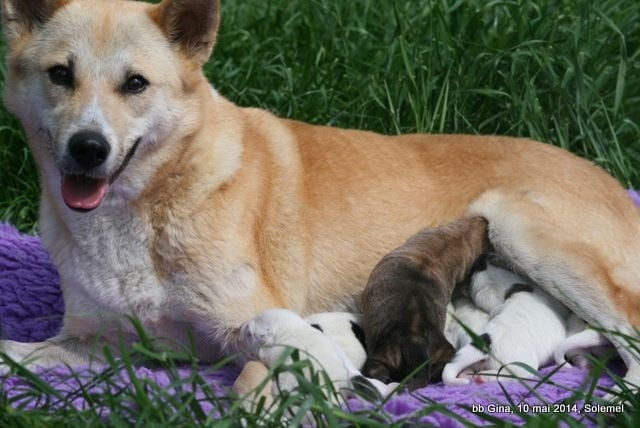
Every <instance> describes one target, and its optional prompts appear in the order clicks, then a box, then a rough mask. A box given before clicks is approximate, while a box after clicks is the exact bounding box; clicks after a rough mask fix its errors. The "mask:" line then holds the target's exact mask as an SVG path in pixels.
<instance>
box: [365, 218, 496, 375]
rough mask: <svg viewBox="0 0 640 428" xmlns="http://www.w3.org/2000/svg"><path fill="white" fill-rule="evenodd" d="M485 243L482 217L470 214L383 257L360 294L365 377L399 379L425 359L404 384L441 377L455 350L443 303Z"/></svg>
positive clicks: (424, 232)
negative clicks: (365, 342) (447, 327)
mask: <svg viewBox="0 0 640 428" xmlns="http://www.w3.org/2000/svg"><path fill="white" fill-rule="evenodd" d="M488 247H489V240H488V237H487V222H486V220H484V219H483V218H481V217H470V218H464V219H461V220H458V221H455V222H453V223H450V224H448V225H446V226H442V227H439V228H435V229H425V230H423V231H421V232H419V233H417V234H416V235H414V236H413V237H412V238H411V239H409V240H408V241H407V242H406V243H404V244H403V245H402V246H400V247H398V248H396V249H395V250H394V251H392V252H391V253H389V254H387V255H386V256H384V257H383V258H382V260H381V261H380V262H379V263H378V265H377V266H376V267H375V268H374V270H373V272H372V273H371V276H370V277H369V281H368V283H367V286H366V288H365V290H364V293H363V295H362V309H363V313H364V330H365V337H366V340H367V353H368V357H367V361H366V362H365V365H364V367H363V369H362V373H363V374H364V375H365V376H368V377H372V378H376V379H380V380H382V381H383V382H391V381H393V382H400V381H402V380H403V379H404V378H405V377H407V376H408V375H409V374H411V373H412V372H413V371H414V370H416V369H417V368H418V367H420V366H421V365H423V364H424V363H425V362H427V364H426V365H425V366H424V367H422V368H421V369H420V370H419V371H418V372H417V373H416V375H415V377H414V378H413V380H411V381H410V382H409V383H408V386H409V387H410V388H416V387H420V386H424V385H426V384H427V383H429V382H434V381H439V380H440V377H441V375H442V369H443V368H444V366H445V364H446V363H447V362H449V360H450V359H451V358H453V356H454V354H455V349H454V348H453V346H451V344H450V343H449V342H448V341H447V339H446V338H445V336H444V328H445V320H446V311H447V305H448V303H449V302H450V300H451V294H452V293H453V290H454V287H455V285H456V284H457V283H458V282H460V281H462V280H463V279H464V278H465V277H466V276H467V275H468V274H469V272H470V270H471V268H472V266H473V264H474V262H475V261H476V259H478V257H479V256H480V255H482V254H483V253H485V252H486V251H487V250H488Z"/></svg>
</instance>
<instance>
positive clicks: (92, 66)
mask: <svg viewBox="0 0 640 428" xmlns="http://www.w3.org/2000/svg"><path fill="white" fill-rule="evenodd" d="M1 1H2V13H3V27H4V34H5V39H6V42H7V46H8V55H7V76H6V84H5V94H4V95H5V104H6V105H7V106H8V108H9V109H10V110H11V111H12V112H14V113H15V114H16V115H17V116H18V117H19V118H20V120H21V121H22V124H23V126H24V128H25V131H26V132H27V137H28V139H29V144H30V147H31V149H32V151H33V153H34V156H35V158H36V162H37V163H38V165H39V167H40V169H41V174H42V176H43V184H44V185H45V186H48V187H49V191H50V192H51V194H52V195H53V196H54V198H56V199H59V200H60V201H64V203H66V205H67V206H68V207H70V208H71V209H74V210H77V211H91V210H93V209H95V208H97V207H98V206H100V205H101V204H102V203H103V202H104V201H105V200H112V201H114V203H117V201H118V200H122V198H125V199H128V198H131V197H133V196H135V191H136V190H135V189H136V188H137V189H138V191H141V190H142V188H143V187H144V184H145V183H144V180H145V178H144V177H145V175H144V171H145V165H144V163H143V162H142V161H139V160H138V158H139V157H140V156H136V154H138V155H139V154H140V152H143V151H146V152H154V151H157V150H158V147H162V145H163V143H164V142H165V141H167V140H168V139H169V138H170V137H184V136H186V135H190V133H191V132H193V129H192V128H193V127H194V126H195V124H194V123H193V122H195V121H196V120H194V119H193V118H194V117H196V118H197V117H198V114H199V112H198V111H197V110H198V108H197V104H195V103H194V101H193V99H194V96H193V93H194V92H195V88H196V87H198V86H199V85H202V84H205V83H206V82H205V79H204V77H203V75H202V72H201V66H202V65H203V64H204V63H205V62H206V60H207V59H208V58H209V55H210V54H211V51H212V49H213V46H214V43H215V38H216V32H217V28H218V22H219V0H164V1H163V2H162V3H160V4H158V5H153V4H149V3H145V2H134V1H124V0H121V1H109V0H1ZM200 92H202V91H200ZM205 92H206V91H205ZM208 93H209V95H210V91H209V92H208ZM185 118H191V120H185ZM134 163H135V164H136V168H137V169H138V171H137V173H136V175H135V178H133V177H128V178H127V180H128V181H129V182H128V186H127V190H126V191H125V189H124V186H120V187H118V184H119V181H118V179H119V177H120V178H121V179H123V178H122V177H125V176H127V172H128V167H130V166H131V165H133V164H134ZM150 174H151V172H148V175H150ZM127 192H129V193H133V194H128V193H127Z"/></svg>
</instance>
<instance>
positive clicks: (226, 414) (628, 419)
mask: <svg viewBox="0 0 640 428" xmlns="http://www.w3.org/2000/svg"><path fill="white" fill-rule="evenodd" d="M135 327H136V328H137V329H138V331H139V333H140V337H141V339H140V340H139V342H137V343H135V344H134V345H133V346H127V347H121V348H120V352H121V353H122V356H121V357H120V358H114V357H113V354H112V353H111V352H110V351H106V352H105V354H104V355H105V357H104V359H105V361H106V362H107V364H106V365H105V366H104V367H102V368H95V369H94V370H93V371H90V372H87V371H85V372H83V373H82V374H71V375H70V377H69V379H74V380H76V381H77V385H78V386H74V387H72V388H67V390H66V391H62V390H58V389H55V388H53V387H52V386H50V385H49V383H47V381H46V380H43V379H42V378H40V377H39V376H37V375H35V374H33V373H32V372H30V371H28V370H26V369H25V368H23V367H22V366H20V365H18V364H16V363H15V362H13V361H12V360H11V359H9V358H8V357H6V356H5V355H4V354H0V357H1V358H0V364H1V363H2V362H3V361H4V362H5V363H6V364H8V366H10V367H11V373H12V375H13V376H15V377H18V378H20V379H22V381H23V383H24V385H23V386H15V384H14V387H13V390H9V392H11V393H13V394H8V393H7V392H6V391H5V386H4V385H3V382H6V378H5V380H2V378H0V388H1V389H2V391H3V392H2V393H1V394H0V426H2V427H3V428H5V427H7V428H8V427H48V426H65V427H82V428H84V427H87V426H91V427H103V426H104V427H132V426H136V427H171V428H174V427H183V426H184V427H189V426H203V427H214V426H215V427H240V426H249V427H253V426H268V427H297V426H301V424H302V423H304V422H309V421H311V422H314V423H316V424H318V425H322V426H345V427H346V426H353V427H376V428H383V427H391V428H396V427H397V428H400V427H404V426H407V425H415V424H417V423H418V422H419V421H420V419H421V418H423V417H426V416H429V415H431V414H433V413H440V414H443V415H446V416H450V417H452V418H454V419H455V420H457V421H458V422H460V424H461V425H462V426H475V425H473V424H471V423H469V422H468V421H466V420H465V419H464V418H462V417H459V416H456V415H455V414H454V413H453V412H452V411H451V410H450V409H448V408H447V407H446V406H443V405H440V404H438V403H434V402H432V401H431V400H429V399H428V398H426V397H421V396H416V398H418V399H419V400H420V401H421V402H422V403H423V404H424V408H423V409H422V410H420V411H417V412H415V413H413V414H409V415H407V416H405V417H403V418H401V419H399V420H393V419H391V417H390V416H389V415H387V414H386V413H385V412H383V410H382V409H383V408H384V405H385V403H386V400H381V399H375V400H372V401H370V405H369V406H368V407H367V408H365V409H363V410H355V409H349V408H348V406H347V405H346V400H345V398H344V396H342V395H341V394H339V393H337V392H336V391H335V390H333V389H332V388H331V386H330V385H327V386H325V387H321V386H318V385H319V384H320V380H321V379H322V378H323V377H324V376H325V374H324V373H323V372H313V371H311V374H309V373H310V368H311V365H310V363H309V361H308V360H306V359H305V358H304V356H303V355H302V354H301V353H299V352H298V351H296V350H293V349H288V350H285V351H284V353H283V355H282V357H281V361H282V364H281V365H279V366H277V367H275V368H274V369H273V370H272V371H271V373H270V375H271V378H272V379H276V378H277V376H278V374H280V373H282V372H283V371H285V370H286V371H288V372H290V373H293V374H294V375H295V376H296V378H297V379H298V381H299V387H298V388H296V389H294V390H292V391H286V392H283V393H281V394H280V395H279V396H278V397H277V398H276V400H275V401H274V403H273V404H271V405H270V406H265V405H264V403H257V405H256V406H254V407H252V408H244V407H243V406H242V404H241V402H240V400H238V397H237V396H235V395H234V394H233V393H229V394H227V395H226V396H221V395H220V394H216V392H215V390H214V389H213V388H212V386H211V385H210V384H209V382H208V381H207V380H206V378H205V377H204V376H203V375H202V371H198V368H199V367H200V366H199V365H198V361H196V360H195V359H194V358H193V357H191V355H192V354H191V353H189V352H184V353H181V352H175V351H170V350H165V349H163V348H161V347H160V346H159V345H158V343H157V342H156V341H154V340H153V339H152V338H150V337H148V336H147V335H146V334H145V333H144V331H143V330H142V329H141V327H140V324H139V323H137V322H136V323H135ZM630 340H631V342H630V343H631V344H632V345H631V346H633V347H635V348H636V349H637V346H636V345H637V342H636V341H635V340H633V339H630ZM289 356H290V357H291V358H290V359H287V357H289ZM232 361H233V357H230V358H228V359H226V360H223V361H220V362H218V363H217V364H215V365H212V366H211V367H210V370H212V371H214V370H217V369H220V368H222V367H224V366H226V365H228V364H231V363H232ZM605 363H606V362H605V361H598V360H594V367H593V368H592V373H593V378H592V379H591V380H587V382H586V383H585V385H583V386H581V387H579V388H577V389H570V388H568V389H567V390H568V391H570V392H571V396H570V397H569V398H568V399H566V400H564V401H563V402H562V403H557V404H565V405H567V406H572V405H574V404H575V405H576V406H578V408H580V407H581V406H582V402H586V403H590V404H595V403H599V402H600V401H599V400H598V399H596V398H595V397H594V396H593V392H594V389H595V382H596V381H595V380H594V379H597V377H598V376H599V375H600V374H602V373H606V372H607V368H606V366H605ZM141 364H142V365H145V366H151V367H156V368H162V369H163V370H164V371H165V372H166V373H167V375H168V381H167V384H163V385H159V384H157V383H155V382H154V381H152V380H150V379H148V378H145V377H144V376H139V375H136V371H135V368H136V367H137V366H138V365H141ZM0 367H2V366H1V365H0ZM180 367H181V368H185V367H186V368H189V367H191V368H192V369H193V370H192V371H191V372H190V373H189V374H186V375H185V374H184V372H183V373H182V374H181V373H179V371H178V369H179V368H180ZM612 376H613V378H614V380H615V382H616V384H618V385H621V386H623V385H624V383H623V382H622V381H621V380H620V378H619V377H617V376H616V375H615V374H614V375H612ZM515 382H517V381H515ZM544 382H550V381H549V380H548V378H542V379H541V381H540V383H539V384H541V383H544ZM539 384H536V383H530V384H529V390H530V391H531V393H530V394H531V395H530V396H529V397H527V398H525V399H521V398H520V397H514V396H510V395H509V394H508V393H506V394H505V395H506V397H507V400H508V401H507V402H509V403H510V404H511V407H512V409H514V412H515V413H516V414H517V415H518V416H520V417H521V418H522V419H523V421H524V422H525V423H526V425H527V426H534V427H556V426H559V425H560V423H565V424H566V426H571V427H579V426H583V424H584V423H589V424H590V425H594V424H596V425H598V426H602V427H611V426H615V427H629V428H635V427H637V426H638V424H639V423H640V418H639V415H638V414H637V412H635V410H634V409H636V408H638V404H639V402H638V401H639V398H638V397H637V396H635V395H634V394H632V393H631V392H630V391H624V392H623V393H622V394H621V396H622V398H625V399H626V400H627V403H626V404H625V406H626V407H625V411H624V412H623V413H612V414H606V413H595V414H589V415H583V416H582V418H581V419H580V421H576V420H574V419H573V418H572V416H570V415H568V414H567V412H563V411H559V412H546V413H538V414H536V413H533V414H528V413H526V410H525V408H520V407H519V405H521V404H523V403H524V404H527V403H528V404H530V405H532V404H534V402H533V400H534V397H538V394H537V392H536V388H537V387H538V385H539ZM505 387H506V385H505ZM558 387H559V388H561V389H563V387H562V386H561V385H559V386H558ZM623 388H624V386H623ZM330 398H332V399H334V400H336V401H337V402H338V403H339V404H338V405H336V404H330V401H329V399H330ZM79 400H83V401H84V403H85V404H84V407H82V408H81V409H80V408H79V407H78V406H79ZM28 403H31V404H33V403H38V405H37V406H36V407H35V408H30V407H33V406H28ZM552 404H554V403H552ZM519 409H522V411H520V410H519ZM468 410H471V409H468ZM476 415H478V416H479V417H480V418H481V420H484V421H486V422H487V423H491V424H495V425H496V426H504V427H507V426H512V424H509V423H506V422H503V421H501V420H500V419H498V418H497V417H496V416H494V415H492V414H491V413H476Z"/></svg>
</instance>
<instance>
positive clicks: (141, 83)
mask: <svg viewBox="0 0 640 428" xmlns="http://www.w3.org/2000/svg"><path fill="white" fill-rule="evenodd" d="M147 86H149V81H148V80H147V79H145V78H144V77H142V76H141V75H139V74H134V75H133V76H130V77H129V78H128V79H127V81H126V82H124V85H123V86H122V92H124V93H125V94H139V93H140V92H142V91H144V90H145V89H147Z"/></svg>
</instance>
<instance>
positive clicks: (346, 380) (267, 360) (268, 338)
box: [238, 309, 394, 396]
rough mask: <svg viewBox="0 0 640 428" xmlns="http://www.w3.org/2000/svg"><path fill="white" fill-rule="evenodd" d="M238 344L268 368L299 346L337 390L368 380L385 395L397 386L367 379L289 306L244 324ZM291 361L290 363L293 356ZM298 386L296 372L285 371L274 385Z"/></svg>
mask: <svg viewBox="0 0 640 428" xmlns="http://www.w3.org/2000/svg"><path fill="white" fill-rule="evenodd" d="M238 345H239V347H240V349H242V350H243V352H244V353H245V354H246V356H247V357H248V358H249V359H251V360H260V361H262V362H263V363H264V364H265V365H266V366H267V367H269V368H272V367H274V366H275V365H276V364H277V363H278V362H279V361H280V358H281V356H282V353H283V352H284V351H285V350H286V348H287V347H293V348H297V349H299V350H300V351H301V352H300V358H301V359H303V360H304V359H308V360H309V361H310V362H311V365H312V367H313V369H314V370H315V371H316V372H317V371H320V370H324V371H325V372H326V373H327V375H328V377H329V379H330V380H331V382H332V384H333V386H334V388H335V390H336V391H340V392H347V393H349V392H352V391H353V390H354V387H355V386H358V387H362V386H363V383H365V384H367V383H368V384H369V385H370V386H371V387H373V388H375V390H377V391H378V392H379V393H380V394H381V395H382V396H386V395H388V394H389V393H390V392H391V391H392V390H393V387H394V385H385V384H383V383H381V382H379V381H377V380H375V379H367V378H364V377H363V376H362V374H361V373H360V371H359V370H357V369H356V368H355V367H354V365H353V364H352V363H351V361H350V360H349V358H348V357H347V355H346V354H345V352H344V351H343V350H342V349H341V348H340V347H339V346H338V345H336V344H335V343H334V342H333V341H332V340H331V339H329V337H328V336H326V335H325V334H323V333H322V332H321V331H320V330H318V329H316V328H314V327H312V326H311V325H310V324H309V323H308V322H306V321H305V320H303V319H302V318H301V317H300V316H298V315H297V314H295V313H293V312H291V311H289V310H286V309H268V310H266V311H264V312H262V313H261V314H260V315H258V316H257V317H255V318H254V319H252V320H251V321H248V322H246V323H244V324H243V325H242V327H241V328H240V331H239V337H238ZM288 362H291V360H290V357H289V359H288ZM307 375H308V374H307ZM321 379H322V378H321ZM297 386H298V382H297V379H296V377H295V375H294V374H292V373H289V372H284V373H282V374H280V376H279V377H278V380H277V382H276V384H275V385H274V388H279V389H280V390H287V391H290V390H293V389H295V388H296V387H297ZM276 392H277V391H274V393H276Z"/></svg>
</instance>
